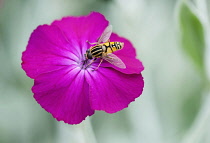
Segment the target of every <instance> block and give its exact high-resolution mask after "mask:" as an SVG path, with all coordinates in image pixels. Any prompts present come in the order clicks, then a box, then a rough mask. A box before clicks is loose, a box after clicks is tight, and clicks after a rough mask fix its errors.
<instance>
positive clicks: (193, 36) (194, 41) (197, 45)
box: [179, 2, 205, 73]
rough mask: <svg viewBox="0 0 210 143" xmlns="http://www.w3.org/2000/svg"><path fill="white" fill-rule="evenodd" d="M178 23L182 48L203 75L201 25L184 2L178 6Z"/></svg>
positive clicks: (202, 30)
mask: <svg viewBox="0 0 210 143" xmlns="http://www.w3.org/2000/svg"><path fill="white" fill-rule="evenodd" d="M179 22H180V23H179V24H180V29H181V43H182V48H183V49H184V51H185V52H186V53H187V54H188V55H189V57H190V58H191V59H192V61H193V62H194V64H195V66H196V67H197V68H198V69H199V71H200V72H201V73H204V71H205V69H204V52H205V51H204V50H205V39H204V29H203V25H202V23H201V22H200V20H199V18H198V16H197V15H196V14H195V13H194V12H193V11H192V8H190V7H189V5H188V4H187V3H185V2H183V3H182V4H181V5H180V11H179Z"/></svg>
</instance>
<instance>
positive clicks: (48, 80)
mask: <svg viewBox="0 0 210 143" xmlns="http://www.w3.org/2000/svg"><path fill="white" fill-rule="evenodd" d="M84 72H85V71H84V70H79V68H72V67H64V68H62V69H60V70H57V71H54V72H50V73H46V74H42V75H40V76H38V77H37V78H36V79H35V84H34V86H33V88H32V91H33V93H34V98H35V99H36V101H37V102H38V103H39V104H40V105H41V106H42V107H43V108H44V109H45V110H46V111H48V112H50V113H51V114H52V115H53V117H54V118H56V119H57V120H58V121H61V120H62V121H64V122H65V123H69V124H78V123H80V122H81V121H82V120H84V119H85V117H87V116H91V115H92V114H93V113H94V111H93V110H92V109H91V107H90V104H89V85H88V84H87V82H86V81H85V76H84Z"/></svg>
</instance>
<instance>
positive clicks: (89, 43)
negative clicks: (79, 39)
mask: <svg viewBox="0 0 210 143" xmlns="http://www.w3.org/2000/svg"><path fill="white" fill-rule="evenodd" d="M86 42H87V43H88V44H90V45H95V44H98V42H95V43H90V42H89V41H88V40H87V41H86Z"/></svg>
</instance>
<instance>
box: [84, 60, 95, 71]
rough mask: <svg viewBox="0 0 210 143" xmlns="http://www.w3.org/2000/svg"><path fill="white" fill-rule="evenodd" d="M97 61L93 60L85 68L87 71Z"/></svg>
mask: <svg viewBox="0 0 210 143" xmlns="http://www.w3.org/2000/svg"><path fill="white" fill-rule="evenodd" d="M96 59H97V58H95V59H93V60H92V61H91V62H90V63H89V64H88V65H87V66H86V67H85V69H87V67H89V66H90V65H91V64H92V63H93V62H95V61H96Z"/></svg>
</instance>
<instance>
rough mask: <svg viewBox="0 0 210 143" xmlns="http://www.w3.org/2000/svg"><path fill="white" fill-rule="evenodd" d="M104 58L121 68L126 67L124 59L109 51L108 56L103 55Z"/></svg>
mask: <svg viewBox="0 0 210 143" xmlns="http://www.w3.org/2000/svg"><path fill="white" fill-rule="evenodd" d="M102 58H103V59H104V60H106V61H107V62H109V63H111V64H112V65H114V66H116V67H118V68H121V69H125V68H126V66H125V64H124V63H123V61H122V60H121V59H120V58H118V57H117V56H116V55H114V54H112V53H109V54H108V55H107V56H104V57H102Z"/></svg>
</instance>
